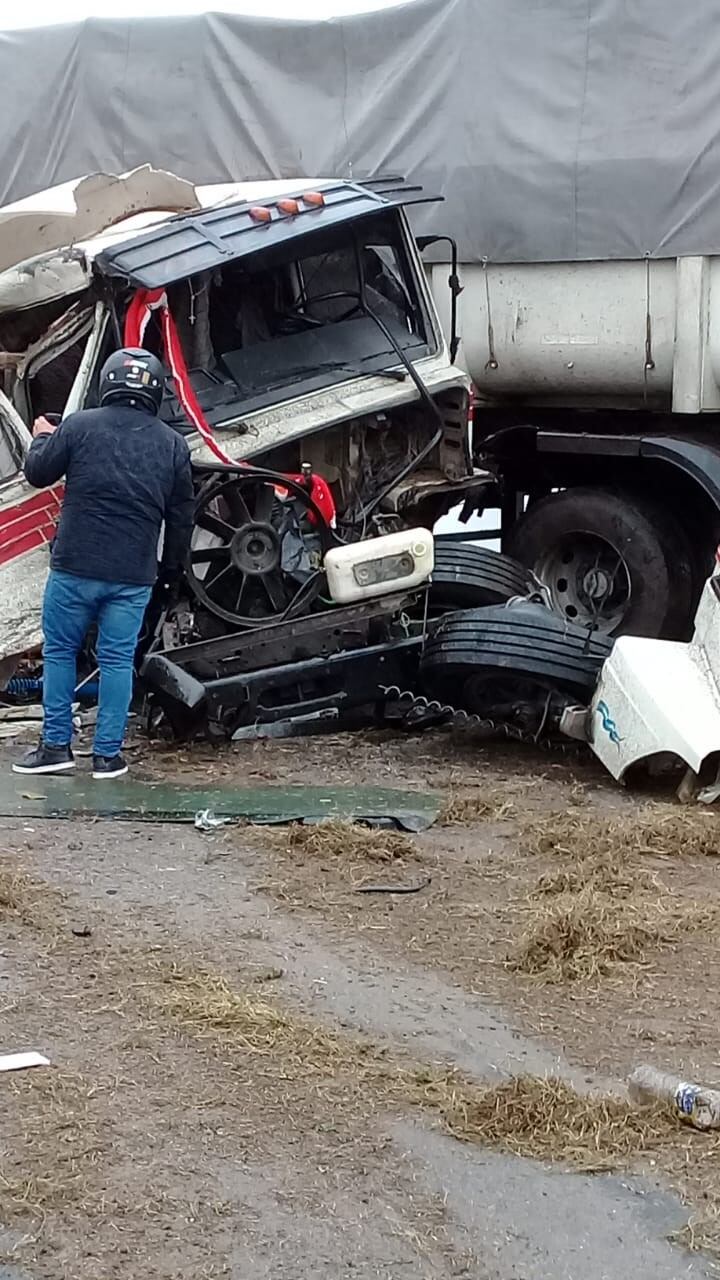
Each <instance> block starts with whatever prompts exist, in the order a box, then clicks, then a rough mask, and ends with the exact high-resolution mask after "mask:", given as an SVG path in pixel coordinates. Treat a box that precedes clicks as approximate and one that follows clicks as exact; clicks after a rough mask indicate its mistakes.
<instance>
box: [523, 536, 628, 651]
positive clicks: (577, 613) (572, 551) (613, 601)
mask: <svg viewBox="0 0 720 1280" xmlns="http://www.w3.org/2000/svg"><path fill="white" fill-rule="evenodd" d="M535 573H536V574H537V576H538V578H539V579H540V581H541V582H542V583H543V585H544V586H545V587H546V588H547V590H548V592H549V594H550V599H551V602H552V606H553V609H554V610H555V611H556V613H561V614H563V616H564V617H566V618H567V620H568V622H576V623H579V624H580V625H581V626H591V627H593V628H594V629H595V630H597V631H601V632H603V633H605V634H607V635H610V634H612V633H613V632H614V631H616V630H617V629H618V627H619V626H620V625H621V624H622V622H623V620H624V618H625V617H626V615H627V613H628V611H629V609H630V604H631V600H632V578H631V575H630V570H629V568H628V565H627V562H626V560H625V557H624V556H623V554H622V552H621V551H618V549H617V547H615V546H613V544H612V543H611V542H609V541H608V540H607V539H606V538H601V537H600V536H599V535H598V534H594V533H580V532H577V533H568V534H566V535H565V537H563V538H562V539H560V541H559V542H557V543H556V544H555V545H554V546H553V547H552V548H551V549H550V550H549V551H548V552H546V554H545V555H544V557H543V558H542V560H540V561H539V563H538V564H537V565H536V566H535Z"/></svg>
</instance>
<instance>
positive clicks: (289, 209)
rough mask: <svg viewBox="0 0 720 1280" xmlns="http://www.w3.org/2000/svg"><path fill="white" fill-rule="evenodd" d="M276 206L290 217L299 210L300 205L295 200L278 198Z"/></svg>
mask: <svg viewBox="0 0 720 1280" xmlns="http://www.w3.org/2000/svg"><path fill="white" fill-rule="evenodd" d="M277 207H278V209H279V210H280V212H281V213H285V214H287V216H288V217H290V218H291V217H294V215H295V214H296V213H299V212H300V205H299V204H298V202H297V200H278V203H277Z"/></svg>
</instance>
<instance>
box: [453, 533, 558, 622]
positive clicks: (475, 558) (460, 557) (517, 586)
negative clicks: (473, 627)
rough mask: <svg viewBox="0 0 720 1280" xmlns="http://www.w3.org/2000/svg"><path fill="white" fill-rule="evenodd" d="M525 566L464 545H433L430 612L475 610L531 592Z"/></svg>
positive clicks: (462, 543) (496, 553) (488, 551)
mask: <svg viewBox="0 0 720 1280" xmlns="http://www.w3.org/2000/svg"><path fill="white" fill-rule="evenodd" d="M532 589H533V588H532V584H531V582H530V575H529V573H528V571H527V569H526V568H525V565H523V564H520V563H519V562H518V561H517V560H512V559H511V558H510V556H504V555H501V553H500V552H499V551H490V550H488V548H487V547H476V546H473V545H471V544H470V543H466V542H436V543H435V568H434V569H433V575H432V582H431V585H430V608H431V609H432V610H433V612H438V611H445V610H447V609H474V608H478V607H479V606H481V605H489V604H504V603H505V601H506V600H511V599H512V598H513V596H526V595H529V594H530V592H531V591H532Z"/></svg>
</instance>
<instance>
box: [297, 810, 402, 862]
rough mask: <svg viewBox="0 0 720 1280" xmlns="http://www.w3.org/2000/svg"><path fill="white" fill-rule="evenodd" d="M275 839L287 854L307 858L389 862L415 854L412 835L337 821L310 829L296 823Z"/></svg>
mask: <svg viewBox="0 0 720 1280" xmlns="http://www.w3.org/2000/svg"><path fill="white" fill-rule="evenodd" d="M276 838H277V840H278V842H281V841H282V842H283V843H284V845H285V848H286V849H287V850H288V851H289V852H290V853H294V854H300V855H302V856H303V857H309V858H333V859H337V860H338V861H350V862H357V861H366V862H380V863H391V862H410V861H413V860H414V859H416V857H417V853H418V849H417V845H416V843H415V841H414V840H413V839H412V836H409V835H405V834H404V833H403V832H400V831H392V830H388V829H385V828H383V827H363V826H360V825H359V824H358V823H355V822H345V821H341V820H339V819H338V820H335V819H329V820H328V821H326V822H318V823H317V824H313V825H311V826H301V825H300V824H295V825H293V826H291V827H288V828H287V829H286V830H285V831H283V832H282V833H278V834H277V837H276Z"/></svg>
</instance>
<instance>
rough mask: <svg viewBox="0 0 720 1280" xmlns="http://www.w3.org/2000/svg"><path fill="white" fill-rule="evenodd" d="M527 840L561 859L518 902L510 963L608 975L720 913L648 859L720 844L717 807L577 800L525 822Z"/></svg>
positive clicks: (543, 972) (529, 846)
mask: <svg viewBox="0 0 720 1280" xmlns="http://www.w3.org/2000/svg"><path fill="white" fill-rule="evenodd" d="M522 844H523V847H524V849H525V850H526V851H527V852H529V853H531V854H536V855H541V856H544V857H547V856H548V855H552V857H553V859H554V861H555V865H554V867H553V869H552V870H550V871H547V872H545V873H544V874H543V875H541V876H540V877H539V878H538V880H537V882H536V884H535V886H534V888H533V889H532V890H531V892H530V894H529V897H528V898H527V900H526V901H525V902H524V903H523V904H522V905H521V906H520V907H519V908H518V909H517V910H516V911H515V915H516V918H518V919H520V920H522V922H523V928H522V931H521V934H520V937H519V939H518V941H517V943H516V945H515V947H514V948H513V951H512V953H511V956H510V959H509V964H510V967H511V968H514V969H516V970H520V971H522V972H525V973H529V974H534V975H540V976H542V977H543V978H545V979H549V980H551V981H558V980H572V981H575V980H579V979H593V978H598V977H605V976H607V975H608V974H610V973H611V972H613V971H614V970H615V969H616V968H617V966H618V965H623V964H643V963H645V962H646V961H647V960H648V958H649V957H650V956H651V955H652V953H653V952H655V951H658V950H661V949H664V948H668V947H672V946H674V945H675V944H676V943H677V941H678V939H679V938H680V937H681V935H683V934H685V933H688V932H690V931H692V930H695V929H700V928H704V927H712V926H714V925H715V924H716V923H717V918H718V913H717V910H716V909H712V908H710V907H708V906H706V905H705V904H702V903H699V902H696V901H693V900H686V899H683V898H682V897H679V896H677V895H675V894H674V893H672V892H671V890H670V889H669V888H668V887H667V886H666V885H665V884H663V882H662V880H661V878H660V876H659V874H658V873H657V872H656V871H654V870H652V869H651V868H650V867H648V865H647V861H648V860H649V859H654V860H655V861H656V862H657V861H658V860H659V859H661V858H670V857H671V858H673V859H677V858H678V857H682V856H684V855H692V854H695V855H698V854H700V855H702V856H707V855H711V854H713V853H714V852H715V850H716V847H717V848H718V850H719V851H720V825H719V824H718V818H717V815H715V814H710V813H708V812H707V811H700V812H696V811H692V812H691V813H690V814H687V813H686V811H685V810H682V811H680V810H678V809H677V808H676V807H674V806H670V805H665V804H662V805H658V806H657V807H656V808H654V809H649V808H646V809H643V810H641V811H640V813H638V814H634V813H621V814H615V815H613V816H610V817H603V818H598V816H597V815H596V814H595V815H588V814H586V813H584V812H583V811H580V810H578V811H573V810H571V811H570V812H568V813H565V814H552V815H547V816H546V817H544V818H543V819H540V820H536V821H535V822H533V823H532V824H531V823H528V824H526V825H525V828H524V829H523V832H522Z"/></svg>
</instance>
